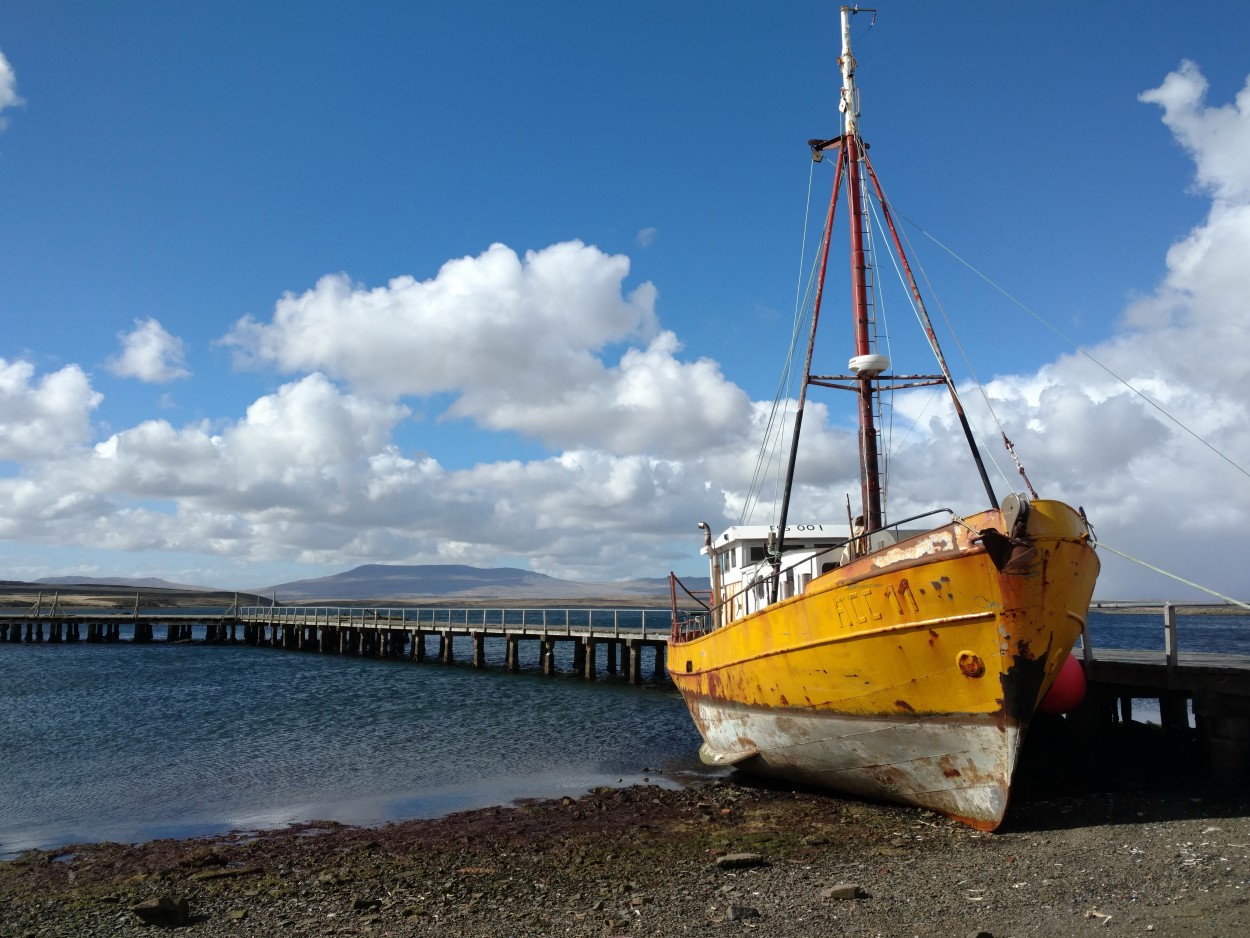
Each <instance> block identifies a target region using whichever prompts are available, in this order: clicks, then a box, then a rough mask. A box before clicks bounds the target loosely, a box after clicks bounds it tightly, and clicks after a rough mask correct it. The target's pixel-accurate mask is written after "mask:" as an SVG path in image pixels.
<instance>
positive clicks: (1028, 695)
mask: <svg viewBox="0 0 1250 938" xmlns="http://www.w3.org/2000/svg"><path fill="white" fill-rule="evenodd" d="M1054 641H1055V636H1054V635H1053V634H1052V635H1051V636H1050V640H1049V641H1048V642H1047V644H1046V650H1045V651H1043V652H1042V653H1041V654H1040V655H1035V654H1033V651H1032V649H1031V648H1030V647H1029V643H1028V642H1025V641H1020V642H1016V650H1015V651H1014V652H1013V653H1012V655H1011V666H1010V667H1008V668H1007V670H1006V671H1004V672H1003V673H1002V674H1001V675H1000V676H999V680H1000V681H1001V682H1002V686H1003V715H1004V716H1006V718H1007V719H1008V720H1009V721H1011V722H1013V723H1015V724H1017V725H1019V726H1020V727H1025V726H1027V725H1028V724H1029V721H1030V720H1032V719H1033V714H1034V712H1035V711H1036V708H1037V698H1038V696H1039V695H1040V694H1041V690H1042V681H1044V680H1045V679H1046V662H1047V661H1049V660H1050V653H1051V648H1052V647H1053V645H1054Z"/></svg>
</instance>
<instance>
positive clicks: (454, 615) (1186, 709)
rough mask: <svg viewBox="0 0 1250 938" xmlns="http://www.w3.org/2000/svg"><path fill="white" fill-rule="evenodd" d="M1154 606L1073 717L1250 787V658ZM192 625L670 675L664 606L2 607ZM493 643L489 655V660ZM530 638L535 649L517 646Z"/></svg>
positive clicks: (72, 620)
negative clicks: (1148, 624)
mask: <svg viewBox="0 0 1250 938" xmlns="http://www.w3.org/2000/svg"><path fill="white" fill-rule="evenodd" d="M1132 605H1133V606H1134V608H1141V606H1140V604H1132ZM1154 609H1155V610H1156V611H1161V612H1162V617H1161V625H1162V628H1163V631H1164V642H1165V650H1164V651H1161V652H1160V651H1137V650H1126V649H1114V648H1092V647H1090V646H1089V645H1088V643H1086V644H1085V645H1084V646H1083V647H1082V649H1081V651H1080V652H1078V653H1079V654H1081V655H1082V657H1083V661H1084V666H1085V675H1086V681H1087V691H1086V696H1085V701H1084V703H1083V704H1082V705H1081V707H1080V709H1079V710H1078V711H1077V712H1076V713H1074V714H1072V715H1071V717H1070V719H1071V720H1072V721H1073V722H1074V723H1075V724H1083V725H1085V726H1086V727H1089V728H1097V727H1105V726H1107V725H1110V724H1115V723H1127V722H1129V721H1131V720H1132V719H1133V711H1134V701H1143V700H1147V701H1156V702H1157V704H1158V710H1159V715H1160V724H1161V726H1162V728H1163V730H1165V731H1167V732H1169V733H1178V734H1186V733H1188V734H1194V733H1196V734H1197V735H1198V736H1199V737H1200V738H1201V739H1202V740H1203V742H1204V744H1205V747H1206V751H1207V753H1208V754H1209V757H1210V765H1211V769H1212V772H1213V774H1214V775H1215V776H1216V777H1218V778H1219V779H1221V780H1222V781H1224V782H1225V783H1227V784H1230V785H1235V786H1248V785H1250V656H1237V655H1222V654H1203V653H1190V652H1178V650H1177V641H1176V620H1175V615H1174V610H1173V609H1172V607H1171V605H1170V604H1168V605H1166V606H1162V607H1160V606H1157V605H1156V606H1155V607H1154ZM622 619H624V622H625V624H623V623H622ZM195 626H200V627H202V628H203V630H204V631H203V636H204V637H203V639H197V641H202V642H204V643H207V644H229V643H238V644H246V645H252V646H263V647H270V648H282V649H288V650H300V651H305V652H312V653H319V654H339V655H355V656H365V657H375V658H386V659H407V660H412V661H431V662H433V661H437V662H441V663H443V664H453V663H456V662H463V663H465V664H468V665H471V666H472V667H475V668H485V667H490V666H500V665H502V667H503V668H505V669H506V670H508V671H518V670H520V669H521V667H522V660H523V658H524V660H525V661H526V662H528V663H529V666H530V667H535V666H536V667H537V668H538V670H539V671H541V673H543V674H546V675H552V674H556V673H559V671H558V668H557V649H558V648H560V647H561V646H564V647H565V649H566V651H565V653H564V654H562V655H561V656H560V659H561V661H562V662H564V670H565V672H566V673H569V672H571V673H573V674H575V675H577V676H578V677H581V678H583V679H585V680H594V679H596V678H597V677H600V676H603V675H605V674H606V675H608V676H612V677H620V678H623V679H625V680H627V681H629V682H631V683H635V684H638V683H641V682H642V681H643V680H644V678H646V677H647V676H648V674H649V675H650V677H651V678H652V679H654V680H664V679H665V677H666V670H665V659H666V652H667V647H668V639H669V634H670V631H671V622H670V613H669V610H667V609H650V610H640V609H627V610H626V609H615V610H614V609H551V608H546V609H482V608H471V609H469V608H466V609H444V608H428V607H426V608H415V607H395V608H386V607H366V608H358V607H327V606H277V605H268V606H248V607H231V608H229V609H227V610H225V611H223V612H222V613H220V614H218V615H212V614H205V613H190V612H148V611H140V609H139V608H138V604H137V603H136V605H135V608H134V609H133V610H132V611H130V612H67V611H65V610H64V609H61V608H60V607H58V606H56V604H55V603H54V604H53V606H52V608H51V609H42V608H37V609H33V610H29V611H27V612H25V613H21V612H0V643H6V642H7V643H15V642H20V643H39V642H51V643H57V642H78V641H86V642H118V641H129V642H135V643H146V642H152V641H158V640H160V639H157V637H156V636H158V635H162V634H163V640H164V641H166V642H189V641H191V640H192V629H193V627H195ZM126 636H128V637H126ZM492 640H493V641H492ZM488 642H491V645H490V646H489V647H490V648H491V649H492V650H493V652H494V654H495V655H496V660H494V661H490V660H488ZM526 643H532V647H534V648H536V650H537V655H534V654H532V653H530V654H528V655H522V653H521V649H522V647H523V646H525V644H526ZM570 650H571V653H570ZM644 654H645V655H646V657H647V658H649V659H650V660H649V661H645V660H644ZM535 662H536V664H535ZM570 662H571V667H570ZM647 665H649V666H650V667H647Z"/></svg>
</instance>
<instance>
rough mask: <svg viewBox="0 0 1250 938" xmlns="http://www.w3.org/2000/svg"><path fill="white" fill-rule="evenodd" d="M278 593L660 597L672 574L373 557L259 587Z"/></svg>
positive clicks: (354, 597) (700, 582)
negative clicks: (579, 575)
mask: <svg viewBox="0 0 1250 938" xmlns="http://www.w3.org/2000/svg"><path fill="white" fill-rule="evenodd" d="M687 582H688V583H689V585H690V586H691V588H694V589H707V588H708V586H707V578H706V577H701V578H700V577H695V578H692V579H691V580H690V581H687ZM254 592H258V593H261V594H264V595H273V594H274V593H276V594H277V597H278V602H280V603H287V604H290V603H301V602H312V601H314V600H347V601H360V600H378V601H381V600H386V599H396V600H415V599H449V598H460V599H510V600H519V599H555V600H575V599H614V598H619V599H635V600H637V599H649V598H654V599H656V600H659V599H661V598H662V597H665V596H667V595H668V578H667V577H656V578H651V579H638V580H626V581H622V582H619V583H578V582H574V581H572V580H561V579H558V578H556V577H551V576H547V575H546V574H543V573H534V572H533V571H532V570H522V569H519V568H517V567H490V568H483V567H471V566H468V565H466V564H416V565H405V564H379V563H371V564H365V565H363V566H360V567H356V568H354V569H352V570H348V571H346V572H344V573H336V574H334V575H333V576H324V577H316V578H314V579H309V580H294V581H292V582H290V583H279V584H277V585H276V586H267V587H265V588H263V589H258V590H255V591H254Z"/></svg>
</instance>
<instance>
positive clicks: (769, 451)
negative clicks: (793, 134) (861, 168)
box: [738, 162, 823, 524]
mask: <svg viewBox="0 0 1250 938" xmlns="http://www.w3.org/2000/svg"><path fill="white" fill-rule="evenodd" d="M815 166H816V164H815V163H814V162H813V163H811V164H810V166H809V168H808V175H807V198H806V201H805V203H804V212H803V237H802V241H801V243H800V247H799V269H798V274H797V276H796V278H795V285H794V318H793V325H792V329H791V334H790V347H789V350H788V352H787V354H786V360H785V363H784V365H783V366H782V370H781V375H780V377H779V379H778V382H777V391H776V393H775V395H774V397H773V404H772V409H771V410H770V411H769V415H768V421H767V423H766V424H765V427H764V433H763V435H762V437H761V439H760V449H759V453H758V454H757V456H756V461H755V468H754V470H753V472H752V475H751V482H750V485H749V486H748V487H747V494H746V497H745V498H744V499H743V503H742V510H741V512H740V514H739V521H738V523H739V524H745V523H746V522H747V521H748V520H750V518H751V516H752V515H753V514H754V513H755V508H756V506H757V505H758V503H759V497H760V494H761V493H762V490H763V487H764V479H765V477H766V476H767V475H768V472H769V467H770V465H772V464H773V463H776V464H777V465H778V472H779V471H780V468H779V467H780V459H777V458H776V454H777V451H778V448H779V447H780V445H781V438H782V430H783V429H784V426H785V419H786V415H787V413H788V410H789V399H790V394H789V389H790V388H791V387H792V386H793V383H794V353H795V348H796V347H797V343H798V338H799V336H801V335H802V334H803V326H804V324H805V323H806V322H807V316H806V313H805V312H804V310H805V309H806V305H807V304H806V298H807V297H808V296H810V295H811V292H812V289H813V287H812V283H813V280H814V276H815V272H814V271H813V272H812V273H811V274H809V276H808V286H807V291H806V293H805V292H804V290H803V271H804V268H805V267H806V266H807V238H808V228H809V222H810V219H811V205H812V186H813V182H814V179H815ZM822 243H823V239H822ZM779 484H780V483H779V482H777V481H776V480H774V487H776V486H777V485H779ZM777 498H778V495H777V493H776V492H775V491H774V493H773V501H774V503H775V502H776V501H777Z"/></svg>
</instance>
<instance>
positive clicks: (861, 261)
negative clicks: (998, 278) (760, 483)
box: [838, 7, 882, 531]
mask: <svg viewBox="0 0 1250 938" xmlns="http://www.w3.org/2000/svg"><path fill="white" fill-rule="evenodd" d="M854 12H856V11H855V9H854V8H850V7H843V8H842V56H841V58H839V59H838V65H839V66H840V67H841V69H842V102H841V104H840V109H841V111H842V113H843V115H844V120H845V134H844V136H843V138H842V140H843V146H844V148H845V151H846V195H847V199H848V200H849V206H848V213H847V214H848V216H849V218H850V223H851V305H852V311H853V313H854V317H855V358H856V359H859V360H860V361H864V360H865V359H864V358H863V356H870V355H872V354H873V352H874V349H873V342H872V339H873V337H872V330H871V321H870V310H869V306H868V259H867V257H866V256H865V254H864V232H865V231H866V230H867V227H868V226H867V219H866V218H865V217H864V204H863V197H862V190H861V187H860V178H859V151H860V147H861V146H862V143H861V141H860V139H859V94H858V92H857V91H856V88H855V57H854V56H853V55H851V16H850V14H851V13H854ZM852 370H855V371H856V378H857V383H858V385H859V478H860V492H861V496H862V501H863V506H864V530H865V531H876V530H877V529H878V528H880V527H881V524H882V516H881V476H880V472H879V468H878V456H877V424H876V416H875V407H874V400H873V393H874V392H873V380H874V379H875V378H876V376H877V375H878V374H879V373H880V370H879V369H874V368H872V367H863V368H855V363H854V361H853V362H852Z"/></svg>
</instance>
